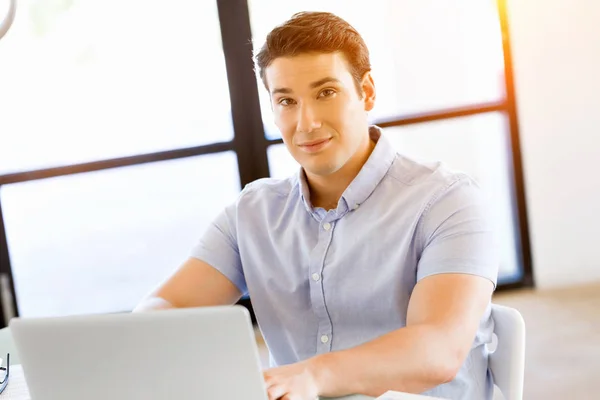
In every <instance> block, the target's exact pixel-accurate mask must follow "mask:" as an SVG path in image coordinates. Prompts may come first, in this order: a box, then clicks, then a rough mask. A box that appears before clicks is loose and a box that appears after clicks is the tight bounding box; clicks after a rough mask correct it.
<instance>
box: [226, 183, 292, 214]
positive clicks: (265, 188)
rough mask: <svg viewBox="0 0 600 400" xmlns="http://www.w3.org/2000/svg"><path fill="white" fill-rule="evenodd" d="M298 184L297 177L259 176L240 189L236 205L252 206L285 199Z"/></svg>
mask: <svg viewBox="0 0 600 400" xmlns="http://www.w3.org/2000/svg"><path fill="white" fill-rule="evenodd" d="M297 185H298V178H297V177H296V176H290V177H288V178H285V179H280V178H261V179H257V180H255V181H253V182H251V183H249V184H247V185H246V186H245V187H244V189H243V190H242V191H241V193H240V195H239V197H238V201H237V206H238V207H240V206H243V207H246V206H252V205H258V204H265V203H266V204H269V203H277V202H280V201H285V200H286V199H288V198H289V196H290V194H291V193H292V192H293V191H294V189H295V188H296V187H297Z"/></svg>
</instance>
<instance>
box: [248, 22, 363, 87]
mask: <svg viewBox="0 0 600 400" xmlns="http://www.w3.org/2000/svg"><path fill="white" fill-rule="evenodd" d="M337 51H339V52H341V53H343V54H344V56H345V57H346V60H347V61H348V64H349V69H350V73H351V74H352V77H353V78H354V83H355V85H356V89H357V91H358V93H362V88H361V82H362V78H363V76H364V75H365V73H367V72H368V71H370V70H371V62H370V61H369V49H368V48H367V45H366V44H365V42H364V40H363V38H362V37H361V36H360V34H359V33H358V32H357V31H356V29H354V28H353V27H352V25H350V24H349V23H348V22H346V21H345V20H343V19H342V18H340V17H338V16H337V15H334V14H332V13H328V12H308V11H305V12H299V13H296V14H294V15H293V16H292V17H291V18H290V19H289V20H287V21H286V22H284V23H283V24H282V25H279V26H277V27H275V28H274V29H273V30H272V31H271V32H270V33H269V34H268V35H267V40H266V41H265V44H264V45H263V46H262V48H261V49H260V51H259V52H258V54H257V55H256V64H257V67H258V70H259V74H260V78H261V79H262V81H263V84H264V85H265V87H266V88H267V89H268V86H267V81H266V78H265V70H266V68H267V67H268V66H269V65H271V63H272V62H273V61H274V60H275V59H276V58H279V57H292V56H295V55H298V54H303V53H313V52H315V53H334V52H337Z"/></svg>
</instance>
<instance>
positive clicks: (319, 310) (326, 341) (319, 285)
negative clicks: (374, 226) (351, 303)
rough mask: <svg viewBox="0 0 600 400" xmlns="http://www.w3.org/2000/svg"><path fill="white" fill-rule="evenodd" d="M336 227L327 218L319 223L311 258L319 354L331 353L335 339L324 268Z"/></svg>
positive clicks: (311, 291) (312, 289)
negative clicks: (324, 281)
mask: <svg viewBox="0 0 600 400" xmlns="http://www.w3.org/2000/svg"><path fill="white" fill-rule="evenodd" d="M334 227H335V221H333V220H332V219H331V218H327V217H326V218H324V219H323V220H322V221H321V222H320V223H319V236H318V237H319V240H318V243H317V246H316V247H315V249H314V250H313V252H312V254H311V258H310V271H309V273H310V283H311V284H310V297H311V301H312V305H313V311H314V313H315V315H316V316H317V320H318V331H317V354H323V353H327V352H329V351H331V343H332V339H333V326H332V324H331V318H330V316H329V312H328V310H327V304H326V301H325V290H324V286H323V268H324V267H325V258H326V255H327V251H328V250H329V246H330V244H331V240H332V238H333V231H334Z"/></svg>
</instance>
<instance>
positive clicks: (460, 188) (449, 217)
mask: <svg viewBox="0 0 600 400" xmlns="http://www.w3.org/2000/svg"><path fill="white" fill-rule="evenodd" d="M486 203H487V202H486V201H485V196H484V194H483V191H482V190H481V188H480V187H479V186H478V185H477V183H476V182H475V181H474V180H472V179H471V178H469V177H468V176H466V175H461V176H460V178H459V179H457V180H455V181H454V182H453V183H451V184H449V185H448V186H447V187H446V188H444V189H443V190H441V191H440V192H439V194H438V195H437V196H436V197H435V198H434V199H433V200H432V201H431V203H430V204H429V206H428V207H427V208H426V210H425V211H424V213H423V215H422V219H421V223H420V230H419V238H420V240H421V243H422V244H423V247H422V253H421V257H420V259H419V262H418V264H417V281H419V280H421V279H423V278H425V277H428V276H431V275H435V274H442V273H463V274H471V275H477V276H481V277H483V278H487V279H489V280H490V281H492V283H493V284H494V288H495V287H496V284H497V280H498V267H499V255H498V246H497V245H496V234H495V231H494V226H493V224H492V222H491V221H492V215H491V211H490V209H489V207H488V206H487V204H486Z"/></svg>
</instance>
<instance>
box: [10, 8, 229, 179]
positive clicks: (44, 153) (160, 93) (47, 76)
mask: <svg viewBox="0 0 600 400" xmlns="http://www.w3.org/2000/svg"><path fill="white" fill-rule="evenodd" d="M0 60H2V61H1V65H2V67H1V68H0V70H1V71H2V73H1V74H0V88H1V90H0V110H1V112H0V114H1V118H0V174H2V173H7V172H15V171H22V170H30V169H36V168H44V167H49V166H56V165H65V164H72V163H79V162H86V161H93V160H98V159H106V158H113V157H120V156H127V155H131V154H139V153H146V152H153V151H162V150H168V149H173V148H180V147H189V146H196V145H201V144H207V143H212V142H220V141H228V140H231V138H232V137H233V133H232V132H233V128H232V122H231V108H230V101H229V90H228V84H227V77H226V72H225V64H224V57H223V51H222V45H221V35H220V29H219V20H218V15H217V10H216V2H215V1H196V0H174V1H169V2H168V3H167V2H164V1H144V0H122V1H93V0H78V1H56V0H41V1H34V0H19V9H18V11H17V15H16V20H15V24H14V25H13V27H12V29H11V31H10V33H9V34H8V35H7V36H6V37H5V38H4V39H3V40H2V43H1V45H0ZM207 77H209V78H207Z"/></svg>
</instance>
